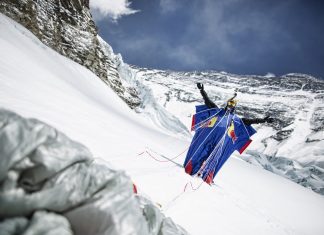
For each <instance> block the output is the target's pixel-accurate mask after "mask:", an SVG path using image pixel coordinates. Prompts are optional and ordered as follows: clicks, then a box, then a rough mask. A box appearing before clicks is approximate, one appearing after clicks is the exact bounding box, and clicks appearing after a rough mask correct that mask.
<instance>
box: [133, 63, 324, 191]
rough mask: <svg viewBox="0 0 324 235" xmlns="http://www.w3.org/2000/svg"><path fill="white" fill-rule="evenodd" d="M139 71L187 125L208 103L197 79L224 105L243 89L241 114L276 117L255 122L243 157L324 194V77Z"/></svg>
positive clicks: (139, 78)
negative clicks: (197, 84) (253, 131)
mask: <svg viewBox="0 0 324 235" xmlns="http://www.w3.org/2000/svg"><path fill="white" fill-rule="evenodd" d="M134 73H136V76H135V79H136V80H137V81H138V82H139V83H141V84H143V85H144V86H147V87H150V88H151V90H152V95H153V96H154V97H155V99H156V102H157V103H158V104H160V105H162V106H163V107H164V108H165V109H166V110H167V111H169V112H170V113H173V114H174V115H175V117H177V118H179V119H180V120H181V121H182V122H183V123H185V124H186V126H187V127H189V126H190V123H191V120H190V119H191V115H192V114H193V113H194V107H195V105H198V104H202V103H203V99H202V97H201V95H200V93H199V90H198V89H197V88H196V83H197V82H202V83H204V84H205V89H206V91H207V93H208V94H209V97H210V98H211V99H212V100H214V101H215V103H216V104H217V105H219V106H220V107H223V106H225V101H226V100H227V99H229V98H230V97H231V96H232V95H233V93H234V90H237V91H238V97H237V98H238V100H239V104H238V107H237V111H236V112H237V113H238V115H239V116H243V117H248V118H263V117H265V116H266V115H270V116H271V117H274V118H275V122H274V123H272V124H261V125H254V126H255V127H256V128H257V130H258V133H257V134H256V135H254V136H253V137H252V138H253V140H254V141H253V143H252V144H251V145H250V146H249V148H248V150H247V151H246V154H244V155H243V157H242V159H244V160H247V161H249V162H251V163H253V164H255V165H259V166H262V167H264V168H265V169H267V170H270V171H272V172H275V173H277V174H279V175H282V176H284V177H287V178H289V179H291V180H293V181H295V182H297V183H300V184H301V185H303V186H305V187H308V188H311V189H313V190H314V191H316V192H318V193H321V194H324V81H322V80H318V79H316V78H314V77H311V76H308V75H303V74H288V75H285V76H282V77H275V76H271V77H269V76H242V75H235V74H229V73H225V72H214V71H207V72H172V71H161V70H150V69H144V68H135V67H134Z"/></svg>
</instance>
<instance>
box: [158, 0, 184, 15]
mask: <svg viewBox="0 0 324 235" xmlns="http://www.w3.org/2000/svg"><path fill="white" fill-rule="evenodd" d="M160 7H161V11H162V13H169V12H174V11H176V10H177V9H178V8H179V7H180V3H179V1H178V0H160Z"/></svg>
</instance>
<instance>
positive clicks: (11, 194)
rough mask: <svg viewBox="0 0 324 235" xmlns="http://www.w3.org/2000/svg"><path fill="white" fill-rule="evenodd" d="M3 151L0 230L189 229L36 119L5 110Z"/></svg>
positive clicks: (0, 120)
mask: <svg viewBox="0 0 324 235" xmlns="http://www.w3.org/2000/svg"><path fill="white" fill-rule="evenodd" d="M0 156H1V162H0V221H1V222H0V234H8V235H9V234H26V235H28V234H64V235H70V234H91V235H95V234H98V235H99V234H112V235H114V234H116V235H117V234H125V235H126V234H141V235H145V234H156V235H158V234H159V235H163V234H187V232H186V231H185V230H184V229H182V228H181V227H180V226H178V225H176V224H175V223H173V222H172V221H171V220H170V219H169V218H166V217H165V216H164V215H163V214H162V213H161V211H160V210H159V209H158V207H157V206H155V205H154V203H152V202H150V201H149V200H148V199H146V198H143V197H141V196H139V195H135V194H134V192H133V185H132V182H131V180H130V179H129V177H128V176H126V175H125V173H124V172H123V171H118V170H114V169H112V168H111V167H110V166H108V164H105V162H103V161H100V160H98V159H94V158H93V156H92V155H91V153H90V152H89V150H88V149H87V148H86V147H85V146H83V145H82V144H80V143H77V142H75V141H73V140H71V139H69V138H68V137H67V136H65V135H64V134H62V133H60V132H59V131H57V130H56V129H54V128H52V127H50V126H48V125H46V124H44V123H42V122H40V121H38V120H36V119H25V118H22V117H20V116H18V115H17V114H15V113H13V112H10V111H7V110H4V109H0ZM170 232H171V233H170Z"/></svg>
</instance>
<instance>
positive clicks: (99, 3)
mask: <svg viewBox="0 0 324 235" xmlns="http://www.w3.org/2000/svg"><path fill="white" fill-rule="evenodd" d="M130 5H131V2H129V1H128V0H91V1H90V9H91V13H92V15H93V17H94V18H95V19H96V20H102V19H103V18H106V17H108V18H110V19H112V20H113V21H117V20H118V19H119V18H120V17H122V16H125V15H131V14H134V13H136V12H138V10H134V9H132V8H131V7H130Z"/></svg>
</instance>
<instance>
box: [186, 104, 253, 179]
mask: <svg viewBox="0 0 324 235" xmlns="http://www.w3.org/2000/svg"><path fill="white" fill-rule="evenodd" d="M192 129H193V130H195V131H196V133H195V135H194V137H193V139H192V142H191V145H190V147H189V150H188V153H187V156H186V159H185V162H184V167H185V171H186V173H188V174H190V175H195V174H196V173H197V172H198V171H199V172H201V175H202V178H203V179H204V180H205V181H206V182H207V183H209V184H210V183H211V182H212V180H213V178H214V177H215V175H216V174H217V172H218V171H219V170H220V168H221V167H222V166H223V164H224V163H225V162H226V160H227V159H228V158H229V157H230V155H231V154H232V153H233V152H234V151H235V150H237V151H238V152H239V153H240V154H241V153H242V152H243V151H244V150H245V149H246V148H247V147H248V146H249V144H250V143H251V142H252V140H251V139H250V137H251V136H252V135H253V134H254V133H256V131H255V129H254V128H253V127H251V126H250V125H248V126H246V125H244V123H243V122H242V120H241V119H240V118H239V117H238V116H236V115H234V114H227V115H226V116H225V111H224V110H222V109H212V110H211V109H208V107H207V106H205V105H199V106H196V114H195V115H194V116H193V121H192Z"/></svg>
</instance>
